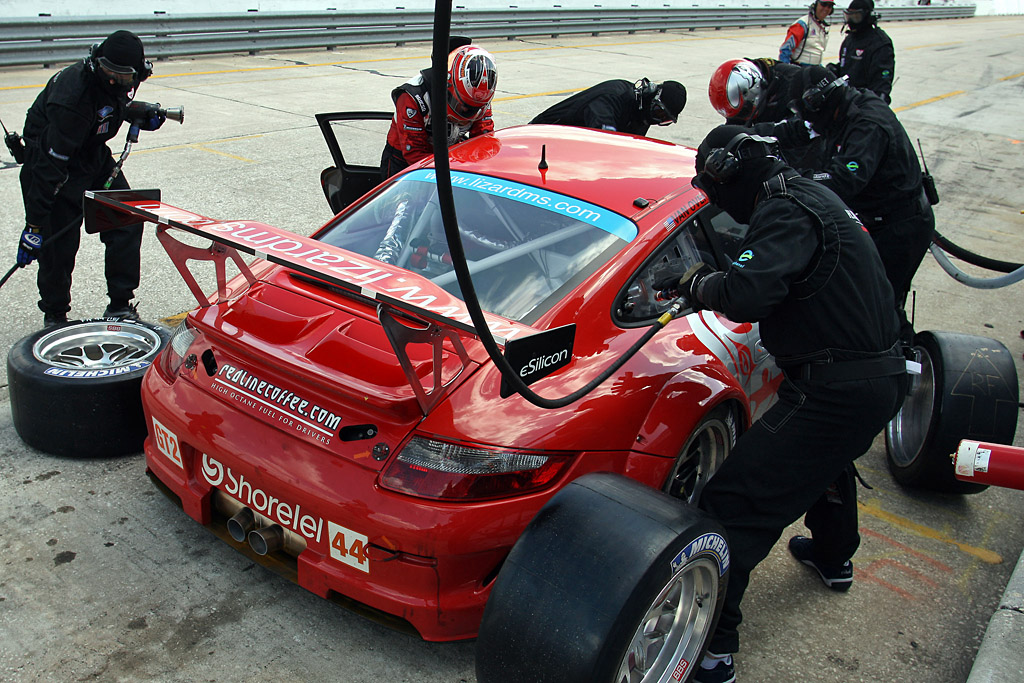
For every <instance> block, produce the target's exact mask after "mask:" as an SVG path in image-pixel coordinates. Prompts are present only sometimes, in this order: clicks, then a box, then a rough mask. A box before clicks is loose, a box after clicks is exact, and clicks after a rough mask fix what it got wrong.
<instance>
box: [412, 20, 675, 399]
mask: <svg viewBox="0 0 1024 683" xmlns="http://www.w3.org/2000/svg"><path fill="white" fill-rule="evenodd" d="M451 12H452V3H451V0H435V3H434V34H433V47H432V49H431V63H430V66H431V71H432V73H433V74H434V77H433V78H432V79H431V83H430V101H431V102H434V103H436V104H435V106H438V105H440V106H439V107H438V108H439V109H441V112H442V114H440V115H436V114H435V117H434V119H435V125H434V126H432V130H431V142H432V143H433V146H434V170H435V171H436V175H437V198H438V205H439V208H440V211H441V222H442V224H443V225H444V235H445V239H446V240H447V241H448V251H449V253H450V254H451V257H452V267H453V269H454V270H455V276H456V279H457V280H458V282H459V287H460V288H461V289H462V299H463V301H465V303H466V310H468V311H469V317H470V319H471V320H472V321H473V326H474V327H476V331H477V335H478V336H479V337H480V341H481V343H483V346H484V349H485V350H486V351H487V355H488V356H490V358H491V361H493V362H494V365H495V367H497V368H498V371H499V372H500V373H501V376H502V377H503V378H504V380H505V381H506V382H507V383H508V385H509V386H510V387H512V389H513V390H515V392H516V393H517V394H519V395H520V396H522V397H523V398H524V399H526V400H527V401H529V402H530V403H532V404H533V405H535V406H537V407H539V408H563V407H565V406H567V405H569V404H571V403H574V402H575V401H578V400H579V399H581V398H583V397H584V396H586V395H587V394H589V393H590V392H591V391H593V390H594V389H595V388H597V387H598V386H599V385H600V384H601V383H602V382H604V381H605V380H607V379H608V378H609V377H611V376H612V375H613V374H614V373H615V372H617V371H618V369H619V368H621V367H622V366H623V365H624V364H625V363H626V361H628V360H629V359H630V358H632V357H633V356H634V355H635V354H636V352H637V351H639V350H640V348H641V347H643V345H644V344H646V343H647V342H648V341H649V340H650V339H651V337H653V336H654V335H655V333H657V332H658V330H660V329H661V328H663V327H664V326H665V325H667V324H668V323H669V321H671V320H672V318H674V317H675V316H676V315H678V314H679V312H680V311H681V310H682V309H683V300H682V299H681V298H676V299H675V300H673V301H672V304H671V306H670V307H669V310H668V311H666V312H665V313H664V314H662V315H661V317H659V318H658V319H657V321H655V323H654V324H653V325H651V326H650V327H649V328H648V329H647V331H646V332H644V334H643V335H642V336H641V337H640V338H639V339H638V340H637V341H636V342H635V343H634V344H633V345H632V346H631V347H630V348H629V349H628V350H627V351H626V352H625V353H624V354H623V355H622V356H620V357H619V358H618V359H616V360H615V362H613V363H612V364H611V365H610V366H608V367H607V368H606V369H605V370H604V371H603V372H601V374H600V375H598V376H597V377H595V378H594V379H593V380H591V381H590V382H588V383H587V384H586V386H583V387H581V388H580V389H578V390H576V391H574V392H572V393H571V394H569V395H567V396H563V397H561V398H545V397H544V396H541V395H539V394H537V393H536V392H534V391H533V390H532V389H530V388H529V387H528V386H527V385H526V383H525V382H523V380H522V378H520V377H519V375H518V373H516V372H515V371H514V370H513V369H512V366H511V365H509V363H508V360H506V358H505V356H504V355H503V354H502V352H501V349H500V348H498V344H497V342H495V341H494V337H493V336H492V335H491V333H490V328H488V327H487V320H486V319H485V318H484V313H483V310H481V308H480V300H479V299H478V298H477V295H476V289H475V288H474V287H473V277H472V275H471V274H470V272H469V265H468V263H467V261H466V252H465V251H464V250H463V247H462V237H461V235H460V234H459V224H458V220H457V216H456V213H455V197H454V195H453V194H452V179H451V166H450V164H449V163H448V136H447V130H446V128H447V127H446V126H443V125H436V121H439V120H440V121H443V120H445V119H444V116H445V114H444V112H445V109H443V107H445V104H444V103H445V102H447V101H448V95H447V90H448V88H447V82H446V78H445V75H446V74H447V73H448V37H449V34H450V32H451V19H452V17H451Z"/></svg>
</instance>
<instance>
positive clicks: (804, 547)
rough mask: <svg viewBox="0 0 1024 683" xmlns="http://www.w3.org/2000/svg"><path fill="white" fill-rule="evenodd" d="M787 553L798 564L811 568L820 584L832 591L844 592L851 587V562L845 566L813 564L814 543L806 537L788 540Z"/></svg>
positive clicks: (795, 537)
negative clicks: (798, 562) (798, 561)
mask: <svg viewBox="0 0 1024 683" xmlns="http://www.w3.org/2000/svg"><path fill="white" fill-rule="evenodd" d="M789 552H790V553H791V554H792V555H793V557H795V558H796V559H798V560H800V562H802V563H804V564H806V565H807V566H808V567H813V568H814V571H816V572H818V576H820V577H821V581H822V583H824V584H825V585H826V586H828V587H829V588H831V589H832V590H834V591H840V592H845V591H848V590H850V586H852V585H853V562H851V561H850V560H847V561H846V563H845V564H841V565H831V564H820V563H818V562H815V561H814V559H813V557H814V541H813V540H812V539H810V538H807V537H806V536H794V537H793V538H791V539H789Z"/></svg>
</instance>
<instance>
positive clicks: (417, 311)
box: [83, 189, 536, 345]
mask: <svg viewBox="0 0 1024 683" xmlns="http://www.w3.org/2000/svg"><path fill="white" fill-rule="evenodd" d="M83 203H84V213H85V230H86V232H88V233H96V232H103V231H104V230H109V229H111V228H116V227H122V226H125V225H131V224H133V223H138V222H140V221H147V222H150V223H155V224H156V225H157V237H158V239H159V240H160V242H161V244H162V245H163V247H164V249H165V250H166V251H167V254H168V256H170V257H171V260H172V261H173V262H174V265H175V266H176V267H177V268H178V272H180V273H181V276H182V278H184V280H185V282H186V284H187V285H188V287H189V289H190V290H191V291H192V294H193V295H194V296H195V297H196V300H197V301H198V302H199V305H200V306H204V307H205V306H209V305H210V301H209V297H208V296H207V295H206V294H205V293H204V292H203V291H202V289H201V288H200V287H199V285H198V283H197V282H196V280H195V277H194V276H193V275H192V273H191V272H190V271H189V269H188V266H187V262H188V261H190V260H193V261H213V262H214V265H215V268H216V273H217V294H218V299H217V303H221V302H223V301H224V300H225V298H226V289H225V285H226V281H227V278H226V275H225V271H224V264H225V261H226V259H228V258H230V259H231V260H232V261H233V262H234V263H235V265H236V266H237V267H238V269H239V271H240V272H241V274H242V275H243V276H244V277H245V278H246V279H247V280H248V281H249V283H250V284H252V283H254V282H255V281H256V278H255V276H253V274H252V271H251V270H250V269H249V267H248V266H247V265H246V264H245V262H244V261H243V260H242V259H241V257H240V256H239V255H238V252H242V253H244V254H249V255H251V256H256V257H257V258H261V259H263V260H265V261H269V262H271V263H274V264H277V265H280V266H286V267H288V268H290V269H292V270H295V271H297V272H299V273H303V274H304V275H307V276H310V277H311V278H314V279H315V280H319V281H321V282H323V283H327V284H328V285H331V286H333V287H336V288H338V289H340V290H342V292H341V293H344V294H346V295H348V296H351V297H353V298H358V299H364V300H369V301H372V302H374V303H376V304H385V305H387V306H388V307H390V308H393V309H398V310H400V311H403V312H406V313H409V314H411V315H412V316H414V317H416V318H425V319H427V320H430V321H432V322H436V323H439V324H441V325H443V326H446V327H451V328H455V329H458V330H460V331H462V332H467V333H469V334H472V335H474V336H478V335H477V331H476V328H475V327H474V326H473V325H472V323H471V321H470V318H469V313H468V312H467V311H466V308H465V304H464V303H463V302H462V301H461V300H460V299H458V298H456V297H455V296H453V295H451V294H449V293H448V292H446V291H444V290H443V289H441V288H440V287H434V286H432V284H431V283H429V282H423V283H419V284H410V283H409V282H408V272H407V271H405V270H402V269H398V268H393V267H391V266H389V265H387V264H384V263H381V262H379V261H376V260H374V259H370V258H365V257H361V256H359V255H356V254H353V253H351V252H349V251H346V250H344V249H341V248H339V247H335V246H332V245H330V244H325V243H323V242H320V241H317V240H314V239H312V238H309V237H303V236H302V235H297V234H295V233H293V232H289V231H287V230H282V229H281V228H275V227H273V226H271V225H266V224H264V223H257V222H254V221H217V220H214V219H212V218H207V217H206V216H201V215H199V214H195V213H192V212H190V211H186V210H184V209H179V208H177V207H175V206H171V205H170V204H164V203H163V202H162V201H161V200H160V190H156V189H154V190H107V191H101V190H95V191H94V190H89V191H87V192H86V193H85V199H84V202H83ZM171 228H174V229H178V230H184V231H185V232H188V233H191V234H193V235H197V236H199V237H205V238H208V239H210V240H212V241H213V244H211V245H210V247H209V248H206V249H203V248H199V247H193V246H190V245H187V244H184V243H182V242H179V241H178V240H176V239H174V238H172V237H171V236H170V235H168V234H167V233H168V229H171ZM339 274H343V275H346V276H348V279H344V278H342V277H339ZM388 280H398V281H399V282H401V286H393V285H398V284H399V283H398V282H393V283H390V285H389V284H388ZM372 284H376V286H375V287H371V286H370V285H372ZM389 292H391V293H389ZM486 317H487V319H488V322H489V327H490V328H491V332H492V334H493V336H494V338H495V341H497V342H498V343H499V344H502V345H504V344H505V341H506V340H507V339H510V338H512V337H517V336H523V335H525V334H532V333H535V332H536V330H534V329H533V328H531V327H529V326H527V325H522V324H520V323H516V322H513V321H509V320H506V319H505V318H501V317H498V316H494V315H491V314H487V315H486Z"/></svg>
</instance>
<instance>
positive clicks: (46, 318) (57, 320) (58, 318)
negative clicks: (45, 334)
mask: <svg viewBox="0 0 1024 683" xmlns="http://www.w3.org/2000/svg"><path fill="white" fill-rule="evenodd" d="M67 321H68V314H67V313H43V327H44V328H46V327H54V326H55V325H63V324H64V323H66V322H67Z"/></svg>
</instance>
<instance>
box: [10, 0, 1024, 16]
mask: <svg viewBox="0 0 1024 683" xmlns="http://www.w3.org/2000/svg"><path fill="white" fill-rule="evenodd" d="M931 2H932V4H936V5H938V4H974V5H977V7H978V10H977V14H979V15H983V14H1024V0H973V1H970V0H955V1H953V0H931ZM804 4H805V3H803V2H801V1H800V0H754V1H753V2H752V1H751V0H611V1H608V0H604V1H599V2H593V1H589V2H588V1H587V0H557V1H556V2H555V3H552V0H511V1H510V2H498V1H495V0H483V1H479V2H469V1H467V0H453V6H454V7H456V8H458V7H467V6H469V7H473V8H474V9H491V8H504V7H523V8H531V9H546V8H550V7H552V6H554V7H575V8H579V7H709V6H710V7H716V6H717V7H750V8H751V12H756V11H757V8H758V7H786V6H793V7H797V6H803V5H804ZM806 4H810V2H809V0H808V2H807V3H806ZM844 4H845V2H844V0H839V5H840V6H843V5H844ZM916 4H918V3H917V0H876V6H877V8H878V11H879V14H882V15H883V20H884V13H885V8H886V7H898V6H905V5H916ZM433 7H434V0H269V1H266V2H261V1H260V0H221V1H220V2H217V3H216V8H213V7H211V4H210V3H209V2H208V1H205V0H158V1H157V2H153V3H139V2H124V1H123V0H117V1H108V2H96V1H95V0H40V1H39V2H25V0H0V16H5V17H8V18H11V17H33V16H36V15H37V14H50V15H52V16H90V15H98V14H106V15H111V16H129V15H138V14H149V13H150V12H167V13H174V14H201V13H209V12H211V11H216V12H245V11H248V10H258V11H260V12H322V11H324V10H331V9H337V10H342V9H344V10H375V9H377V10H387V9H395V8H402V9H432V8H433Z"/></svg>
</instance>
